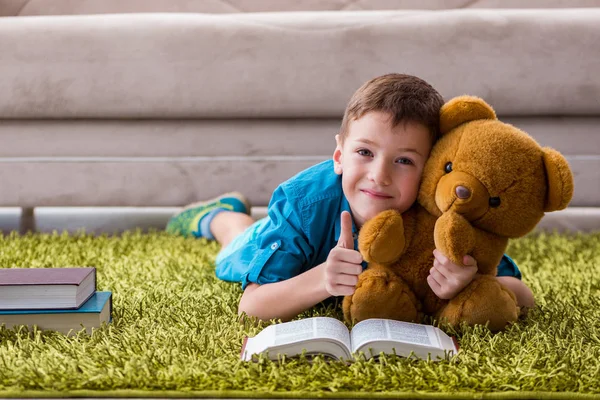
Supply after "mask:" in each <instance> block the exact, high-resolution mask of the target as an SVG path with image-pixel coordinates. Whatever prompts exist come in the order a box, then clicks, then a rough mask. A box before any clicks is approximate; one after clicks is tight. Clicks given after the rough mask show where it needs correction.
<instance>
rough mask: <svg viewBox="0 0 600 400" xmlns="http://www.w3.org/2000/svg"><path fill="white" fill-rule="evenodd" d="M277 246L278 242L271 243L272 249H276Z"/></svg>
mask: <svg viewBox="0 0 600 400" xmlns="http://www.w3.org/2000/svg"><path fill="white" fill-rule="evenodd" d="M277 247H279V245H278V244H277V243H273V244H272V245H271V250H275V249H277Z"/></svg>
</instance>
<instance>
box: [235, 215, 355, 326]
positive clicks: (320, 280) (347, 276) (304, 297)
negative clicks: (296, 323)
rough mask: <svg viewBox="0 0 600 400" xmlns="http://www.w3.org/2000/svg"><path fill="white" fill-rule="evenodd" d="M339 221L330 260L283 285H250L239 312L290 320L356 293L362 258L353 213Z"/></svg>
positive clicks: (278, 283)
mask: <svg viewBox="0 0 600 400" xmlns="http://www.w3.org/2000/svg"><path fill="white" fill-rule="evenodd" d="M340 218H341V221H340V222H341V232H340V238H339V240H338V243H337V245H336V246H335V247H334V248H333V249H331V251H330V252H329V255H328V256H327V261H325V262H324V263H322V264H320V265H317V266H316V267H314V268H311V269H309V270H308V271H306V272H304V273H301V274H299V275H296V276H294V277H292V278H289V279H286V280H283V281H280V282H275V283H266V284H264V285H258V284H256V283H250V284H249V285H248V286H246V290H245V291H244V294H243V295H242V299H241V300H240V304H239V307H238V312H239V313H242V312H245V313H246V314H248V315H251V316H253V317H258V318H259V319H261V320H269V319H272V318H280V319H281V320H284V321H288V320H290V319H292V318H294V317H295V316H297V315H298V314H300V313H301V312H303V311H306V310H308V309H309V308H311V307H312V306H314V305H316V304H318V303H320V302H321V301H323V300H325V299H326V298H328V297H329V296H342V295H351V294H352V293H354V290H355V286H356V283H357V281H358V275H359V274H360V273H361V272H362V266H361V263H362V261H363V258H362V256H361V255H360V253H359V252H358V251H356V250H355V249H354V239H353V238H352V217H351V216H350V213H349V212H348V211H343V212H342V214H341V216H340Z"/></svg>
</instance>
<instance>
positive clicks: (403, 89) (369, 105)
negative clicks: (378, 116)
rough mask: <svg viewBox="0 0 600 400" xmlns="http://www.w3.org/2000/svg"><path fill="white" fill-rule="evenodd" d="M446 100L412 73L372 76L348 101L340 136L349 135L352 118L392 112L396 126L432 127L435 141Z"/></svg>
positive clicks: (393, 123) (430, 130) (342, 138)
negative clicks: (369, 113) (415, 123)
mask: <svg viewBox="0 0 600 400" xmlns="http://www.w3.org/2000/svg"><path fill="white" fill-rule="evenodd" d="M443 104H444V99H443V98H442V96H441V95H440V94H439V93H438V91H437V90H435V89H434V88H433V86H431V85H430V84H429V83H427V82H425V81H424V80H423V79H420V78H417V77H416V76H412V75H404V74H387V75H382V76H378V77H376V78H373V79H371V80H370V81H368V82H366V83H365V84H364V85H362V86H361V87H360V88H359V89H358V90H357V91H356V92H354V94H353V95H352V98H351V99H350V101H349V102H348V106H347V107H346V111H345V112H344V118H343V119H342V126H341V128H340V138H341V140H342V143H343V141H344V139H345V137H346V135H347V134H348V128H349V125H350V122H351V121H352V120H355V119H358V118H360V117H362V116H363V115H365V114H366V113H368V112H371V111H381V112H386V113H389V114H391V115H392V126H396V125H398V124H399V123H400V122H409V121H410V122H417V123H420V124H422V125H424V126H425V127H427V129H428V130H429V135H430V138H431V142H432V143H435V142H436V141H437V139H438V137H439V131H440V108H441V107H442V105H443Z"/></svg>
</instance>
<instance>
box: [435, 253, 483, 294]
mask: <svg viewBox="0 0 600 400" xmlns="http://www.w3.org/2000/svg"><path fill="white" fill-rule="evenodd" d="M433 256H434V257H435V259H434V260H433V268H431V269H430V270H429V276H428V277H427V283H428V284H429V287H430V288H431V290H433V293H435V294H436V296H437V297H439V298H440V299H444V300H449V299H452V298H454V296H456V295H457V294H458V293H459V292H460V291H461V290H463V289H464V288H465V287H466V286H467V285H468V284H469V283H471V281H472V280H473V278H474V277H475V274H476V273H477V261H475V259H474V258H473V257H471V256H464V257H463V263H464V264H465V265H464V266H462V265H457V264H454V263H453V262H452V261H450V259H449V258H448V257H446V256H445V255H443V254H442V253H441V252H440V251H439V250H437V249H435V250H434V251H433Z"/></svg>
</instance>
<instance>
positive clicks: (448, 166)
mask: <svg viewBox="0 0 600 400" xmlns="http://www.w3.org/2000/svg"><path fill="white" fill-rule="evenodd" d="M444 171H446V173H447V174H449V173H450V172H452V163H451V162H447V163H446V165H445V166H444Z"/></svg>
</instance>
